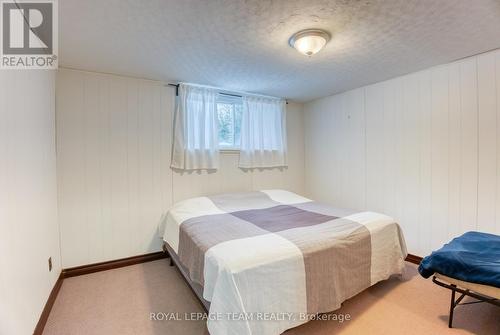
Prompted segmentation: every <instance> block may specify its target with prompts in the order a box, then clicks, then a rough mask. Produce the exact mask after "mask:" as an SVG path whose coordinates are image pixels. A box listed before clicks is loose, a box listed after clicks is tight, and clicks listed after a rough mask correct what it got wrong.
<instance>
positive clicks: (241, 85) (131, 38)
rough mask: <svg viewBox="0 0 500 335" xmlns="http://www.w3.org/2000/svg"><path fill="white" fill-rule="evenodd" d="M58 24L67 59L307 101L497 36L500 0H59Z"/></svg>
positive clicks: (462, 53) (473, 49)
mask: <svg viewBox="0 0 500 335" xmlns="http://www.w3.org/2000/svg"><path fill="white" fill-rule="evenodd" d="M306 28H323V29H326V30H328V31H329V32H331V33H332V36H333V38H332V40H331V41H330V43H329V44H328V45H327V46H326V47H325V49H323V50H322V51H321V52H320V53H318V54H316V55H315V56H313V57H311V58H308V57H306V56H303V55H301V54H299V53H298V52H296V51H295V50H294V49H292V48H290V47H289V46H288V38H289V37H290V36H291V35H292V34H293V33H294V32H296V31H298V30H301V29H306ZM59 32H60V44H59V54H60V65H61V66H66V67H73V68H78V69H84V70H94V71H100V72H109V73H118V74H127V75H133V76H138V77H144V78H150V79H157V80H164V81H167V80H172V81H185V82H194V83H199V84H206V85H213V86H219V87H223V88H225V89H230V90H238V91H247V92H255V93H262V94H268V95H275V96H281V97H286V98H290V99H293V100H297V101H308V100H312V99H314V98H318V97H322V96H326V95H330V94H333V93H338V92H342V91H345V90H348V89H351V88H355V87H359V86H362V85H365V84H369V83H373V82H377V81H381V80H385V79H388V78H391V77H395V76H398V75H401V74H405V73H409V72H413V71H417V70H420V69H424V68H427V67H430V66H433V65H437V64H441V63H446V62H449V61H452V60H455V59H458V58H462V57H466V56H470V55H473V54H477V53H480V52H484V51H487V50H491V49H495V48H498V47H500V1H499V0H495V1H494V0H359V1H357V0H336V1H333V0H332V1H319V0H318V1H313V0H260V1H259V0H197V1H195V0H147V1H140V0H85V1H82V0H60V1H59Z"/></svg>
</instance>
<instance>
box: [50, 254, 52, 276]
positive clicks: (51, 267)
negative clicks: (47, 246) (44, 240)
mask: <svg viewBox="0 0 500 335" xmlns="http://www.w3.org/2000/svg"><path fill="white" fill-rule="evenodd" d="M50 271H52V257H49V272H50Z"/></svg>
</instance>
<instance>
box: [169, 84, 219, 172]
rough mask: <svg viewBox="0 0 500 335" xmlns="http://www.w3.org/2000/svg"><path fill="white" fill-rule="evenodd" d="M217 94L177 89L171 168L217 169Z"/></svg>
mask: <svg viewBox="0 0 500 335" xmlns="http://www.w3.org/2000/svg"><path fill="white" fill-rule="evenodd" d="M217 94H218V93H217V91H216V90H214V89H211V88H207V87H200V86H192V85H187V84H180V85H179V96H178V100H177V105H176V110H175V116H174V143H173V148H172V164H171V167H173V168H177V169H182V170H210V169H217V168H218V166H219V140H218V119H217V110H216V98H217Z"/></svg>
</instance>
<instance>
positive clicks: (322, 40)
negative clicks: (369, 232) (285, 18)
mask: <svg viewBox="0 0 500 335" xmlns="http://www.w3.org/2000/svg"><path fill="white" fill-rule="evenodd" d="M329 40H330V34H329V33H328V32H326V31H324V30H320V29H306V30H301V31H299V32H296V33H295V34H293V35H292V37H290V39H289V40H288V44H290V46H291V47H292V48H295V49H296V50H297V51H298V52H300V53H301V54H304V55H306V56H312V55H314V54H315V53H317V52H318V51H320V50H321V49H323V47H324V46H325V45H326V43H328V41H329Z"/></svg>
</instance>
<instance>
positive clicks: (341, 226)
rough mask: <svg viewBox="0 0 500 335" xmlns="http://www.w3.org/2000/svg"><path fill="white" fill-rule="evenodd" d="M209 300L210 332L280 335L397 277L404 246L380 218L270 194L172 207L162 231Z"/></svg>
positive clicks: (392, 226)
mask: <svg viewBox="0 0 500 335" xmlns="http://www.w3.org/2000/svg"><path fill="white" fill-rule="evenodd" d="M160 229H161V230H162V234H163V238H164V240H165V242H167V243H168V244H169V245H170V247H171V248H172V249H173V250H174V251H175V252H176V253H177V254H178V256H179V259H180V261H181V263H182V264H183V265H184V266H185V267H186V268H187V269H188V271H189V275H190V278H191V280H192V281H194V282H197V283H199V284H201V285H202V286H203V297H204V298H205V299H206V300H207V301H210V315H209V319H208V321H207V327H208V329H209V331H210V333H211V334H212V335H217V334H238V335H240V334H258V335H266V334H280V333H282V332H283V331H285V330H286V329H289V328H292V327H295V326H298V325H300V324H302V323H305V322H307V321H308V319H309V317H310V316H311V315H313V314H316V313H324V312H329V311H333V310H336V309H338V308H339V307H340V304H341V303H342V302H343V301H345V300H346V299H349V298H350V297H352V296H354V295H356V294H358V293H359V292H361V291H363V290H364V289H366V288H368V287H370V286H371V285H373V284H375V283H377V282H379V281H381V280H384V279H387V278H388V277H389V276H391V275H393V274H400V273H402V270H403V268H404V259H405V257H406V247H405V242H404V238H403V235H402V232H401V229H400V228H399V225H398V224H397V223H396V222H394V220H393V219H392V218H390V217H388V216H386V215H382V214H378V213H373V212H353V211H347V210H341V209H336V208H332V207H330V206H326V205H323V204H320V203H317V202H313V201H311V200H309V199H306V198H304V197H301V196H299V195H296V194H294V193H291V192H287V191H282V190H268V191H260V192H246V193H235V194H222V195H214V196H208V197H199V198H193V199H189V200H185V201H182V202H179V203H177V204H176V205H174V206H173V207H172V208H171V209H170V211H169V212H168V213H167V215H166V217H165V220H164V221H163V224H162V227H161V228H160Z"/></svg>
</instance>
